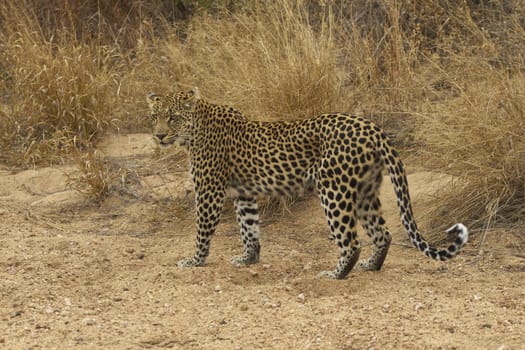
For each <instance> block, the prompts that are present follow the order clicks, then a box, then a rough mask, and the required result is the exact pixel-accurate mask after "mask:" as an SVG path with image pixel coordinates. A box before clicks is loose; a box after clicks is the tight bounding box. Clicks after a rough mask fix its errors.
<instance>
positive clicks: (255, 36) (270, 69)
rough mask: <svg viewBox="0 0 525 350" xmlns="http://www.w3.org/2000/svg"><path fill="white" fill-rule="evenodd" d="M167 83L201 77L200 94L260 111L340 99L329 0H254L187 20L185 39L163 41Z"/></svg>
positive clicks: (273, 112) (274, 114) (340, 73)
mask: <svg viewBox="0 0 525 350" xmlns="http://www.w3.org/2000/svg"><path fill="white" fill-rule="evenodd" d="M161 50H162V52H163V54H162V57H164V58H165V62H163V63H161V65H162V66H163V67H166V70H167V71H168V72H170V77H171V84H173V83H175V82H184V83H186V84H193V85H199V86H200V87H201V90H202V91H203V93H204V95H206V96H208V97H210V98H211V99H213V100H216V101H217V102H219V103H228V104H231V105H234V106H236V107H237V108H239V109H241V110H243V111H244V112H246V113H249V114H252V115H254V116H259V117H262V118H264V119H276V118H277V119H282V118H287V117H290V116H293V117H301V116H311V115H314V114H316V113H320V112H326V111H330V110H332V109H334V108H336V107H338V106H341V104H342V103H341V101H342V100H343V98H342V95H341V91H342V89H341V86H342V84H343V81H344V76H345V74H344V70H343V66H341V65H340V64H339V60H340V59H341V58H342V57H341V56H340V51H339V50H338V49H337V45H336V38H335V28H334V18H333V13H332V12H331V11H330V8H328V7H327V8H324V10H323V11H319V12H315V13H312V12H310V11H309V7H308V1H304V0H293V1H276V2H254V3H253V6H252V7H249V9H248V10H245V11H238V12H236V13H228V12H225V13H222V14H221V15H216V16H211V15H208V14H206V13H203V14H201V15H200V16H198V17H197V18H195V19H194V20H193V21H192V22H191V23H190V29H189V31H188V34H187V37H186V39H185V41H184V42H181V41H180V40H179V39H178V38H174V37H173V36H172V37H171V38H170V40H168V41H166V42H164V47H162V48H161Z"/></svg>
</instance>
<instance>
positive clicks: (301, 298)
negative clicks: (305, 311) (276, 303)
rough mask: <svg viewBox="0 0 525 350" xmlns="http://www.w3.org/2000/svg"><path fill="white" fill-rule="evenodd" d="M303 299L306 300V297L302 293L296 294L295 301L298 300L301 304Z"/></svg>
mask: <svg viewBox="0 0 525 350" xmlns="http://www.w3.org/2000/svg"><path fill="white" fill-rule="evenodd" d="M305 300H306V297H305V296H304V294H303V293H301V294H299V295H298V296H297V301H298V302H300V303H301V304H304V302H305Z"/></svg>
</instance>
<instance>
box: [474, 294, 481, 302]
mask: <svg viewBox="0 0 525 350" xmlns="http://www.w3.org/2000/svg"><path fill="white" fill-rule="evenodd" d="M480 300H481V295H477V294H474V295H473V296H472V301H480Z"/></svg>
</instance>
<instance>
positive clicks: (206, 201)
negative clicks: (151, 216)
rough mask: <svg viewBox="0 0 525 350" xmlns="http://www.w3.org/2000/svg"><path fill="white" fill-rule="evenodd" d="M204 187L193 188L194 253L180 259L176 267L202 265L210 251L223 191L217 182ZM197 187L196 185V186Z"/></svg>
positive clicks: (220, 211) (220, 208)
mask: <svg viewBox="0 0 525 350" xmlns="http://www.w3.org/2000/svg"><path fill="white" fill-rule="evenodd" d="M208 185H209V186H207V188H206V189H198V188H196V189H195V199H196V200H195V206H196V210H197V238H196V241H195V255H193V256H192V257H189V258H186V259H182V260H180V261H179V262H178V263H177V266H178V267H194V266H203V265H204V264H205V263H206V258H207V257H208V254H209V252H210V242H211V237H212V236H213V234H214V233H215V229H216V228H217V225H218V224H219V220H220V217H221V213H222V207H223V204H224V197H225V191H224V189H223V186H221V185H219V184H208ZM196 187H197V186H196Z"/></svg>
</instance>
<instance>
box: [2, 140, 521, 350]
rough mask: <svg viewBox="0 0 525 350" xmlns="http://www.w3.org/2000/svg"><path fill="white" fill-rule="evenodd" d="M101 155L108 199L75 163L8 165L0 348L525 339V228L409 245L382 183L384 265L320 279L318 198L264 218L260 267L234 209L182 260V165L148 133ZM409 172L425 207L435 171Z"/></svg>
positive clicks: (448, 345)
mask: <svg viewBox="0 0 525 350" xmlns="http://www.w3.org/2000/svg"><path fill="white" fill-rule="evenodd" d="M101 150H102V152H103V153H104V154H105V155H106V156H107V157H108V159H109V160H110V161H111V164H113V166H117V167H120V168H122V169H124V170H125V172H123V174H125V176H124V175H123V179H124V180H125V182H126V185H125V186H124V185H122V184H121V186H120V187H119V186H115V191H114V192H113V193H112V194H111V195H110V197H109V198H108V199H107V200H106V201H105V202H103V203H102V204H101V205H96V204H93V203H90V202H88V201H86V200H85V199H84V198H83V197H82V196H81V195H79V194H78V193H77V192H75V191H72V190H70V189H69V187H68V186H67V184H66V183H67V176H66V175H65V173H68V172H71V171H72V169H73V168H68V167H57V168H43V169H36V170H28V171H23V172H19V173H11V172H9V171H8V169H7V167H1V166H0V348H2V349H77V348H78V349H142V348H146V349H160V348H172V349H494V350H504V349H525V279H524V277H525V260H524V259H523V252H524V249H523V248H524V247H525V242H524V241H523V237H524V234H523V232H521V231H520V230H519V229H516V230H505V231H491V232H489V233H488V235H487V237H486V240H485V242H484V243H483V245H482V246H481V249H479V244H480V237H476V234H475V233H474V234H473V236H474V237H473V239H472V241H471V243H470V244H469V246H468V247H467V249H466V251H465V252H464V253H463V254H461V255H460V256H459V257H457V258H456V259H455V260H453V261H451V262H448V263H440V262H435V261H431V260H429V259H428V258H426V257H424V256H423V255H422V254H421V253H419V252H418V251H416V250H415V249H413V248H410V247H409V246H408V245H407V243H408V241H407V239H406V234H405V233H404V232H403V231H402V230H401V228H400V224H399V218H398V214H397V208H395V207H394V205H395V204H394V198H393V195H392V194H391V189H390V188H389V187H388V186H385V188H384V191H383V192H384V196H383V197H384V198H383V203H384V205H385V210H386V213H387V221H388V223H389V225H390V227H391V229H392V231H393V234H394V242H395V244H394V245H393V246H392V248H391V250H390V253H389V255H388V257H387V260H386V262H385V265H384V267H383V269H382V270H381V271H380V272H362V271H353V272H352V273H351V274H350V275H349V277H348V278H347V279H346V280H343V281H331V280H326V279H319V278H316V274H317V273H318V272H319V271H321V270H326V269H331V268H333V267H334V266H335V263H336V258H337V250H336V247H335V246H334V245H333V244H332V243H331V242H330V241H329V240H328V239H327V237H328V231H327V227H326V224H325V219H324V218H323V215H322V212H321V209H320V205H319V204H318V202H317V199H316V198H315V197H306V198H304V199H302V200H300V201H299V202H298V203H296V204H294V205H293V206H292V207H291V208H290V210H289V211H284V212H283V213H277V214H275V213H274V214H272V215H270V214H268V213H266V214H264V215H263V217H262V222H263V228H262V232H263V233H262V235H263V236H262V256H261V261H260V263H258V264H256V265H252V266H251V267H249V268H240V269H239V268H235V267H233V266H231V265H230V264H229V262H228V261H229V258H230V256H232V255H235V254H237V253H239V252H240V249H241V244H240V240H239V237H238V228H237V226H236V224H235V220H234V217H233V215H232V212H231V209H230V210H226V212H225V214H224V217H223V220H222V223H221V225H220V227H219V229H218V232H217V235H216V237H215V238H214V240H213V243H212V250H211V254H210V257H209V260H208V264H207V266H206V267H203V268H195V269H179V268H177V267H176V262H177V261H178V260H179V259H181V258H183V257H185V256H188V255H190V254H191V253H192V252H193V240H194V214H193V212H192V210H191V199H190V198H191V194H190V195H188V193H187V192H188V189H189V184H188V179H187V174H186V172H185V165H184V160H183V159H182V158H180V156H177V155H175V156H161V158H158V156H154V155H153V148H152V146H151V144H150V141H149V137H148V136H147V135H128V136H120V137H113V138H112V139H111V140H108V141H107V142H106V143H105V144H103V145H102V146H101ZM167 163H169V164H170V166H169V167H168V166H166V164H167ZM120 168H119V169H120ZM409 181H410V184H411V189H412V197H413V199H414V205H415V207H416V214H418V213H420V215H421V212H422V211H421V210H422V208H420V206H419V205H418V204H420V205H421V206H422V205H423V204H422V203H425V201H428V199H429V198H430V197H429V196H430V195H431V194H432V193H433V191H435V189H436V188H437V187H438V186H439V183H440V179H439V178H438V177H436V176H433V175H432V174H429V173H414V174H412V175H411V176H410V177H409ZM449 224H452V223H448V222H447V223H444V224H443V227H442V228H443V229H445V228H446V227H448V225H449ZM465 224H468V223H465ZM478 236H479V234H478ZM363 241H364V242H366V239H363ZM369 248H370V247H366V248H365V249H364V251H363V252H362V256H366V255H367V253H368V249H369Z"/></svg>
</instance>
